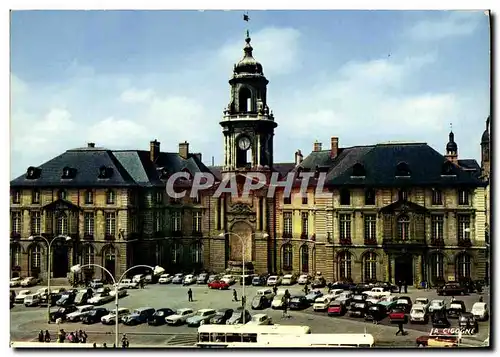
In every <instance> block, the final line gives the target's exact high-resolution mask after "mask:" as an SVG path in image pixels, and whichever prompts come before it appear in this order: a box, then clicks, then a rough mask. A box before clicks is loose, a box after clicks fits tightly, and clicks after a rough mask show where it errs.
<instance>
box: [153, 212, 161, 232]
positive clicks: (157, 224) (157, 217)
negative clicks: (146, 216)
mask: <svg viewBox="0 0 500 357" xmlns="http://www.w3.org/2000/svg"><path fill="white" fill-rule="evenodd" d="M153 226H154V231H155V232H160V231H162V226H161V214H160V212H154V213H153Z"/></svg>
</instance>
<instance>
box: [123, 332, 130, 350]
mask: <svg viewBox="0 0 500 357" xmlns="http://www.w3.org/2000/svg"><path fill="white" fill-rule="evenodd" d="M128 346H129V342H128V338H127V335H126V334H123V336H122V348H128Z"/></svg>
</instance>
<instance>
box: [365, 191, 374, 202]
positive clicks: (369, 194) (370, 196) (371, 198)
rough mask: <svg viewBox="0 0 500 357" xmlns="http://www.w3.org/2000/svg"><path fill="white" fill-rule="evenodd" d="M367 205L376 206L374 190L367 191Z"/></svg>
mask: <svg viewBox="0 0 500 357" xmlns="http://www.w3.org/2000/svg"><path fill="white" fill-rule="evenodd" d="M365 205H367V206H373V205H375V190H374V189H372V188H368V189H366V190H365Z"/></svg>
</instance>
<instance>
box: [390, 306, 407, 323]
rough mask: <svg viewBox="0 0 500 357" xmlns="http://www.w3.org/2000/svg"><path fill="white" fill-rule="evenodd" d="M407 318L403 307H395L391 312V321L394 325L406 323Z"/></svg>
mask: <svg viewBox="0 0 500 357" xmlns="http://www.w3.org/2000/svg"><path fill="white" fill-rule="evenodd" d="M406 319H407V316H406V314H405V310H404V308H402V307H399V306H396V307H393V308H392V310H391V312H390V313H389V320H390V321H391V323H392V324H397V323H401V322H402V323H406V322H407V321H406Z"/></svg>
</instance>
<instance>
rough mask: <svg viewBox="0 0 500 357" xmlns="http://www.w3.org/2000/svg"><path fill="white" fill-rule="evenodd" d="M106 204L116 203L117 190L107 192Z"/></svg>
mask: <svg viewBox="0 0 500 357" xmlns="http://www.w3.org/2000/svg"><path fill="white" fill-rule="evenodd" d="M106 204H108V205H114V204H115V191H113V190H108V191H107V192H106Z"/></svg>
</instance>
